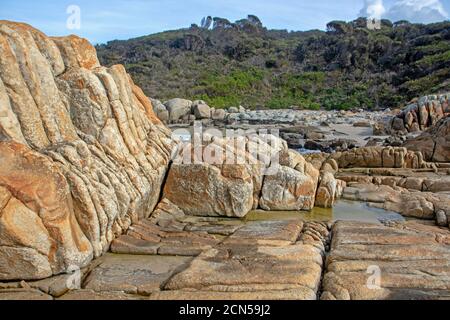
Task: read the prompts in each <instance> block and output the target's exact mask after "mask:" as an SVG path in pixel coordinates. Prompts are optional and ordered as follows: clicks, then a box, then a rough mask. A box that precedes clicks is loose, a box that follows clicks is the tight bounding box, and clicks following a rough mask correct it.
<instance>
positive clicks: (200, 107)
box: [192, 100, 211, 119]
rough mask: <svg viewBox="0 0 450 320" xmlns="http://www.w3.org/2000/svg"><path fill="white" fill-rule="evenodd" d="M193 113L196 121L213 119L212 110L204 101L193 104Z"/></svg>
mask: <svg viewBox="0 0 450 320" xmlns="http://www.w3.org/2000/svg"><path fill="white" fill-rule="evenodd" d="M192 113H193V114H194V116H195V118H196V119H209V118H211V108H210V107H209V106H208V105H207V104H206V102H205V101H202V100H197V101H194V102H193V103H192Z"/></svg>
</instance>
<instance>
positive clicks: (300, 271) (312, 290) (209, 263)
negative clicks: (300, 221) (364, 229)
mask: <svg viewBox="0 0 450 320" xmlns="http://www.w3.org/2000/svg"><path fill="white" fill-rule="evenodd" d="M321 266H322V255H321V251H320V250H319V249H317V248H315V247H313V246H311V245H304V244H297V245H290V246H282V247H265V246H259V247H258V246H256V247H255V246H244V247H239V246H231V247H229V246H226V247H223V248H217V249H211V250H209V251H206V252H204V253H203V254H202V255H200V256H199V257H197V258H195V259H194V260H193V261H192V263H191V264H190V266H189V267H188V268H187V269H186V270H185V271H182V272H181V273H178V274H176V275H175V276H173V277H172V278H171V279H170V280H169V281H168V282H167V284H166V285H165V287H164V289H165V290H176V291H175V292H177V291H178V290H201V291H208V292H209V291H212V292H213V294H214V292H227V293H228V292H234V293H238V292H240V293H248V292H250V293H257V292H259V293H260V295H259V296H260V297H266V298H269V297H273V296H274V295H273V294H274V292H276V291H288V295H289V296H290V297H291V298H292V299H315V298H316V292H317V290H318V285H319V281H320V274H321V270H322V269H321ZM290 291H291V294H289V292H290ZM294 292H295V295H293V294H292V293H294ZM264 293H267V295H265V294H264ZM216 296H217V294H216ZM235 296H237V295H235ZM242 296H244V294H242ZM250 296H256V294H253V295H250ZM169 297H170V294H169ZM174 298H176V297H175V296H174Z"/></svg>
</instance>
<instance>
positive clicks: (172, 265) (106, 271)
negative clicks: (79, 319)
mask: <svg viewBox="0 0 450 320" xmlns="http://www.w3.org/2000/svg"><path fill="white" fill-rule="evenodd" d="M189 261H190V258H186V257H161V256H140V255H139V256H138V255H131V256H130V255H114V254H107V255H105V256H104V257H102V263H101V264H100V266H99V267H97V268H96V269H94V270H93V271H92V272H91V274H90V275H89V276H88V278H87V279H86V281H85V283H84V285H83V289H87V290H93V291H95V292H119V291H122V292H125V293H127V294H139V295H150V293H152V292H154V291H159V290H160V289H161V287H162V286H163V285H164V283H165V282H166V281H167V280H168V279H169V278H170V277H171V276H172V274H174V273H175V272H178V271H179V270H182V269H183V268H185V266H186V264H187V263H189Z"/></svg>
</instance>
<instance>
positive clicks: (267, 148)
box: [163, 135, 303, 217]
mask: <svg viewBox="0 0 450 320" xmlns="http://www.w3.org/2000/svg"><path fill="white" fill-rule="evenodd" d="M282 150H284V151H286V152H287V145H286V142H284V141H282V140H281V139H278V138H276V137H274V136H270V135H266V136H264V135H249V136H239V137H231V138H219V137H212V138H211V140H210V141H206V142H203V143H200V144H199V145H196V144H195V143H186V144H184V145H182V146H181V147H180V148H179V150H178V153H177V155H176V156H175V157H174V161H173V164H172V165H171V167H170V170H169V173H168V177H167V181H166V184H165V186H164V191H163V199H167V200H169V201H170V202H171V203H173V204H174V205H176V206H177V207H179V208H180V209H181V210H182V211H183V212H185V213H186V214H189V215H201V216H228V217H243V216H245V215H246V214H247V213H248V212H249V211H250V210H252V209H256V208H258V206H259V205H260V194H261V190H262V188H263V180H265V179H264V176H265V175H266V174H269V173H274V172H277V167H276V166H272V160H273V158H274V157H277V156H278V154H279V152H280V151H282ZM299 156H300V155H299ZM300 157H301V156H300ZM302 159H303V158H302ZM296 173H298V175H299V176H301V174H300V173H299V172H298V171H296ZM266 179H267V177H266ZM163 201H164V200H163Z"/></svg>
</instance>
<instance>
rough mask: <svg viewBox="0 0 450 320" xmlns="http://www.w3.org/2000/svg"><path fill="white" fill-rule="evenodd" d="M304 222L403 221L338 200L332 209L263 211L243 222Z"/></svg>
mask: <svg viewBox="0 0 450 320" xmlns="http://www.w3.org/2000/svg"><path fill="white" fill-rule="evenodd" d="M299 218H300V219H302V220H305V221H337V220H346V221H361V222H372V223H379V222H381V221H404V220H405V219H404V218H403V217H402V216H401V215H400V214H398V213H395V212H391V211H386V210H383V209H377V208H371V207H369V206H367V204H365V203H363V202H357V201H347V200H340V201H338V202H337V203H336V205H335V206H334V208H332V209H324V208H314V209H313V210H312V211H311V212H304V211H263V210H255V211H252V212H250V213H249V214H248V215H247V216H246V217H245V218H244V219H243V220H245V221H260V220H293V219H299Z"/></svg>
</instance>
